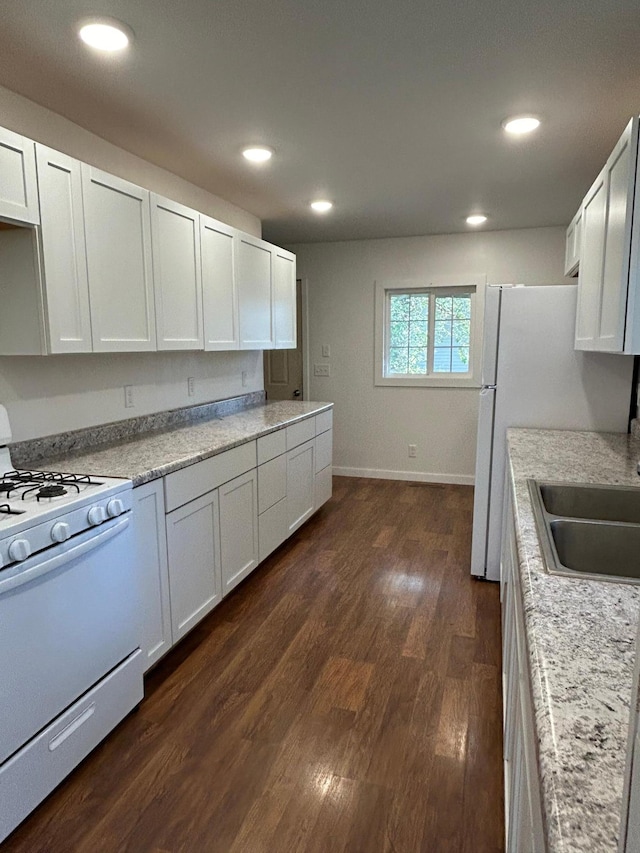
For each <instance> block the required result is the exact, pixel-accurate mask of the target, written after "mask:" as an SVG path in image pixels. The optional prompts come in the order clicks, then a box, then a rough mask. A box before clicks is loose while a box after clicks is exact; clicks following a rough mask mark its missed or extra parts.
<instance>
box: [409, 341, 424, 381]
mask: <svg viewBox="0 0 640 853" xmlns="http://www.w3.org/2000/svg"><path fill="white" fill-rule="evenodd" d="M426 372H427V350H426V348H425V347H412V348H411V349H410V350H409V373H420V374H423V375H424V374H426Z"/></svg>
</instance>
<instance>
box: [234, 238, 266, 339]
mask: <svg viewBox="0 0 640 853" xmlns="http://www.w3.org/2000/svg"><path fill="white" fill-rule="evenodd" d="M273 248H274V247H273V246H271V244H269V243H266V242H265V241H264V240H260V239H258V238H257V237H249V235H247V234H240V235H239V237H238V239H237V241H236V285H237V288H238V315H239V321H240V349H253V350H255V349H273V321H272V314H271V303H272V274H273V271H272V254H273Z"/></svg>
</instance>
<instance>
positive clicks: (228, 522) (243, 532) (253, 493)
mask: <svg viewBox="0 0 640 853" xmlns="http://www.w3.org/2000/svg"><path fill="white" fill-rule="evenodd" d="M218 491H219V495H220V562H221V566H222V586H223V595H226V594H227V593H228V592H229V591H230V590H232V589H233V588H234V587H235V586H237V585H238V584H239V583H240V581H241V580H242V579H243V578H246V576H247V575H248V574H250V573H251V572H252V571H253V570H254V569H255V567H256V566H257V565H258V477H257V472H256V470H255V469H254V470H252V471H249V472H248V473H247V474H243V475H242V476H240V477H236V478H235V480H231V481H230V482H229V483H225V484H224V485H223V486H220V488H219V490H218Z"/></svg>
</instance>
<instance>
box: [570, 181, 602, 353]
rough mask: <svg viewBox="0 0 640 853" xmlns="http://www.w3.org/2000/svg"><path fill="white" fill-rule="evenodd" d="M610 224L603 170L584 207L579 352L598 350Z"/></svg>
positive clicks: (580, 277)
mask: <svg viewBox="0 0 640 853" xmlns="http://www.w3.org/2000/svg"><path fill="white" fill-rule="evenodd" d="M606 223H607V179H606V172H605V170H604V169H603V170H602V172H600V174H599V175H598V177H597V178H596V180H595V182H594V184H593V186H592V187H591V189H590V190H589V192H588V193H587V195H586V197H585V200H584V202H583V205H582V245H581V249H580V258H581V261H580V273H579V276H578V310H577V316H576V340H575V348H576V349H583V350H592V349H595V342H596V337H597V332H598V324H599V320H600V300H601V296H602V292H601V288H602V271H603V263H604V243H605V228H606Z"/></svg>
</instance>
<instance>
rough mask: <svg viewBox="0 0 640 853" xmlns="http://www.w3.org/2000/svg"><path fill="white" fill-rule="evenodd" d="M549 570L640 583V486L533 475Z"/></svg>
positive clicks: (531, 485)
mask: <svg viewBox="0 0 640 853" xmlns="http://www.w3.org/2000/svg"><path fill="white" fill-rule="evenodd" d="M528 485H529V493H530V495H531V500H532V505H533V511H534V516H535V520H536V527H537V528H538V533H539V536H540V544H541V546H542V552H543V556H544V560H545V564H546V567H547V570H548V571H549V572H551V573H552V574H560V575H565V576H568V577H583V578H586V577H589V578H598V579H600V580H608V581H615V582H617V583H640V489H635V488H633V487H628V486H604V485H587V484H585V485H579V484H574V483H572V484H569V483H539V482H537V481H536V480H529V481H528Z"/></svg>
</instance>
